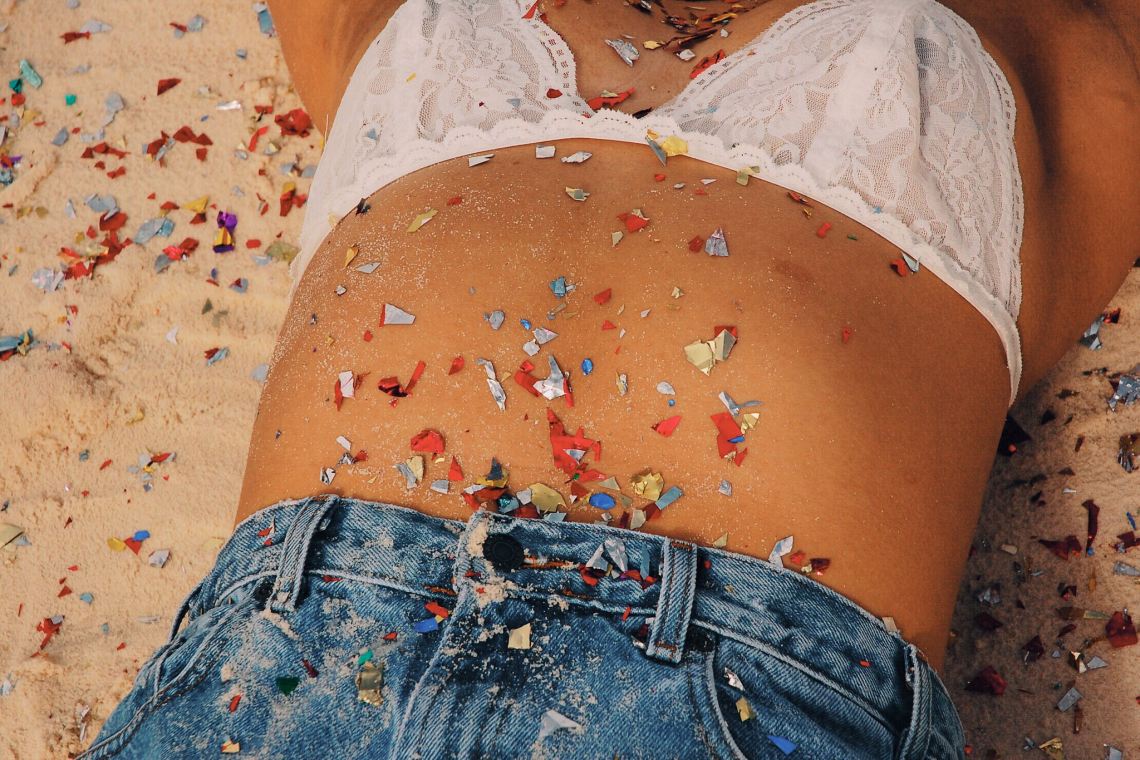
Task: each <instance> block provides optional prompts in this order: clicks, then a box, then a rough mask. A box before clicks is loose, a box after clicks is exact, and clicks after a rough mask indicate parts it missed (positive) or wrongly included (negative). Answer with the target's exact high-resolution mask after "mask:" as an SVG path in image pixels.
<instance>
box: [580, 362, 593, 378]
mask: <svg viewBox="0 0 1140 760" xmlns="http://www.w3.org/2000/svg"><path fill="white" fill-rule="evenodd" d="M593 371H594V360H593V359H583V360H582V374H583V375H588V374H590V373H591V372H593Z"/></svg>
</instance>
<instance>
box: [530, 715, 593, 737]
mask: <svg viewBox="0 0 1140 760" xmlns="http://www.w3.org/2000/svg"><path fill="white" fill-rule="evenodd" d="M580 728H582V725H581V724H580V723H576V722H574V721H572V720H570V719H569V718H567V717H566V716H565V715H563V714H562V713H559V712H556V711H554V710H547V711H546V712H544V713H543V714H542V725H541V726H540V727H539V729H538V740H539V741H542V740H543V739H545V738H546V737H547V736H549V735H550V734H552V733H554V732H555V731H562V730H567V729H568V730H574V729H580Z"/></svg>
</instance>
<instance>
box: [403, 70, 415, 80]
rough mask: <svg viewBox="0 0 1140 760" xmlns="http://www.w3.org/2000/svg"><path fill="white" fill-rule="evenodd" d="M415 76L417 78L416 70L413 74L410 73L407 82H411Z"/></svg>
mask: <svg viewBox="0 0 1140 760" xmlns="http://www.w3.org/2000/svg"><path fill="white" fill-rule="evenodd" d="M415 78H416V72H414V71H413V72H412V73H411V74H408V78H407V79H405V80H404V81H405V82H410V81H412V80H413V79H415Z"/></svg>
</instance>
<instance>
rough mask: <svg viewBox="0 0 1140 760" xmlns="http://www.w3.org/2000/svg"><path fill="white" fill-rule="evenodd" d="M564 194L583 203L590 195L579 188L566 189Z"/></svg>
mask: <svg viewBox="0 0 1140 760" xmlns="http://www.w3.org/2000/svg"><path fill="white" fill-rule="evenodd" d="M566 194H567V195H569V196H570V197H571V198H573V199H574V200H576V201H584V200H586V199H587V198H589V197H590V194H589V193H587V192H586V191H585V190H583V189H582V188H580V187H568V188H566Z"/></svg>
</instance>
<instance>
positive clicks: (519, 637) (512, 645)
mask: <svg viewBox="0 0 1140 760" xmlns="http://www.w3.org/2000/svg"><path fill="white" fill-rule="evenodd" d="M507 649H530V623H527V624H526V625H520V626H519V627H518V628H512V629H511V633H510V637H509V638H508V639H507Z"/></svg>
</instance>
